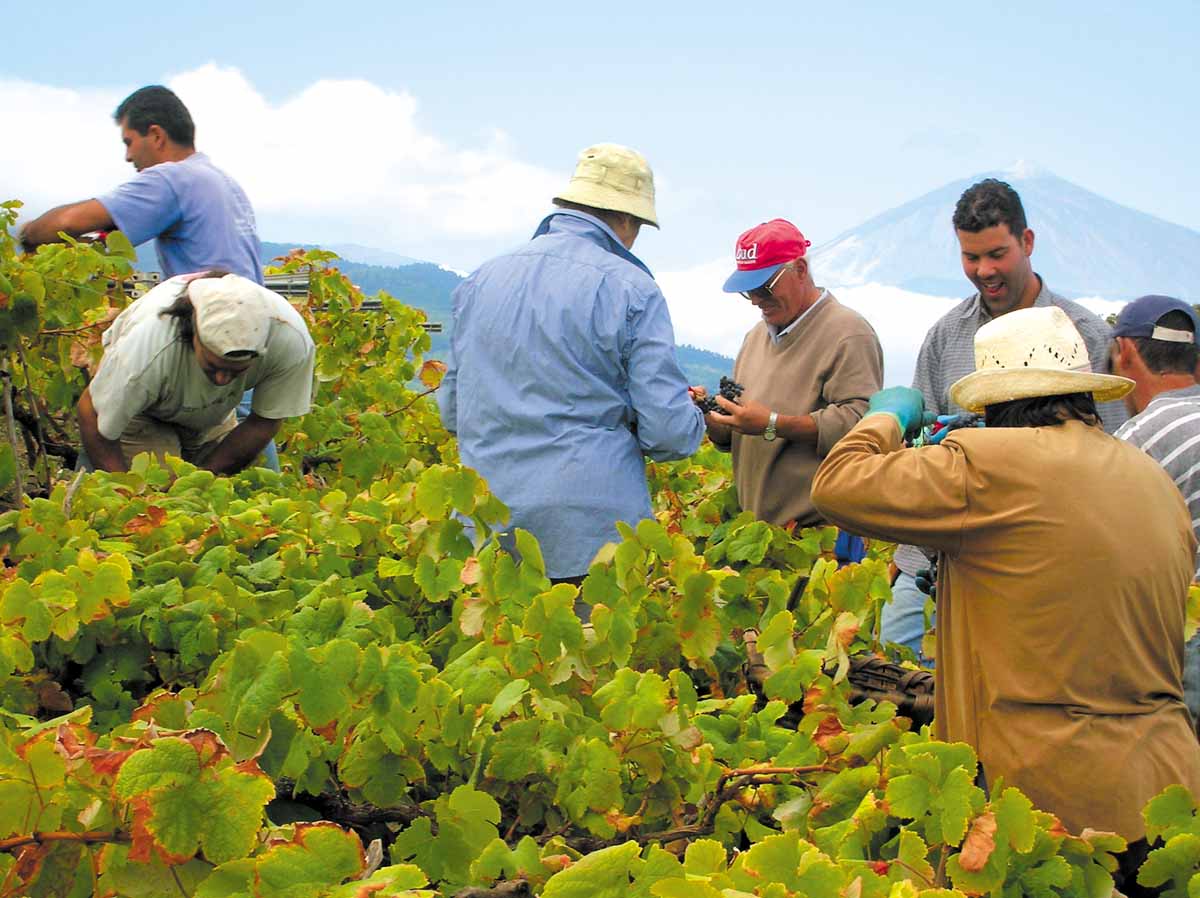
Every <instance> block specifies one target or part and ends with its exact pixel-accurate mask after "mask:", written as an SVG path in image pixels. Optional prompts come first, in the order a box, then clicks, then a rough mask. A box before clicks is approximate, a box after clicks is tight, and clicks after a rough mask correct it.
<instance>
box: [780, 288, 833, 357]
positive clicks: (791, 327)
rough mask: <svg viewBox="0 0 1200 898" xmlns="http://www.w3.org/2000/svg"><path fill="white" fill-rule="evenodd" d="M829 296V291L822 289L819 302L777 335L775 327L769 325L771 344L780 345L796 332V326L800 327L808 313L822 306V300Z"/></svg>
mask: <svg viewBox="0 0 1200 898" xmlns="http://www.w3.org/2000/svg"><path fill="white" fill-rule="evenodd" d="M828 295H829V291H828V290H827V289H825V288H824V287H822V288H821V295H820V296H818V297H817V301H816V302H814V303H813V304H812V305H811V306H809V307H808V308H807V309H805V310H804V311H803V312H801V313H800V317H799V318H797V319H796V320H795V321H793V322H792V323H791V324H789V325H788V326H787V327H785V328H784V329H783V330H781V331H779V332H778V333H776V332H775V329H774V328H773V327H771V325H769V324H768V325H767V333H769V334H770V335H771V342H773V343H778V342H779V341H780V340H782V339H783V338H784V337H786V336H787V335H788V334H789V333H791V332H792V331H793V330H795V329H796V325H798V324H799V323H800V322H801V321H803V320H804V318H805V316H806V315H808V313H809V312H811V311H812V310H813V309H815V308H816V307H817V306H819V305H820V304H821V300H823V299H824V298H825V297H826V296H828Z"/></svg>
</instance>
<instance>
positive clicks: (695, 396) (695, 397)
mask: <svg viewBox="0 0 1200 898" xmlns="http://www.w3.org/2000/svg"><path fill="white" fill-rule="evenodd" d="M688 396H690V397H691V398H692V402H693V403H694V404H695V405H696V407H697V408H699V409H701V410H703V408H704V400H705V399H707V398H708V387H703V386H701V387H688Z"/></svg>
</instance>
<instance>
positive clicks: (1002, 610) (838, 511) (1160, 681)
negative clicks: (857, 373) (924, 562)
mask: <svg viewBox="0 0 1200 898" xmlns="http://www.w3.org/2000/svg"><path fill="white" fill-rule="evenodd" d="M901 448H902V444H901V442H900V433H899V427H897V425H896V422H895V420H894V419H893V418H891V417H889V416H887V415H875V416H871V417H869V418H866V419H864V420H863V421H862V422H861V423H860V424H859V425H858V426H857V427H855V428H854V430H852V431H851V432H850V433H849V434H848V435H847V436H846V437H845V439H843V440H842V441H841V442H840V443H839V444H838V445H837V446H835V447H834V449H833V451H832V452H830V454H829V456H828V457H827V458H826V460H825V462H824V464H823V465H822V467H821V469H820V471H819V472H818V473H817V476H816V479H815V481H814V483H813V499H814V501H815V503H816V505H817V507H818V508H819V509H820V510H821V511H822V513H823V514H825V515H826V516H827V517H828V518H829V520H831V521H833V522H835V523H837V524H839V525H840V526H843V527H846V528H849V529H851V530H853V531H854V532H856V533H862V534H864V535H867V536H874V537H882V538H885V539H889V540H895V541H900V542H908V543H912V544H915V545H922V546H930V547H932V548H935V549H937V550H938V551H939V552H941V553H942V563H941V566H940V574H939V583H938V595H937V614H938V628H937V629H938V632H937V674H936V677H937V680H936V681H937V699H936V707H937V719H936V723H935V727H936V731H937V736H938V738H940V739H945V740H949V741H961V742H967V743H969V744H970V745H972V746H974V748H975V749H976V751H977V752H978V753H979V757H980V760H981V762H982V764H983V769H984V773H985V775H986V777H987V780H988V782H989V783H994V782H995V781H996V780H997V779H998V778H1000V777H1003V778H1004V782H1005V783H1007V784H1009V785H1012V786H1017V787H1018V788H1020V789H1021V790H1022V791H1024V792H1025V793H1026V794H1027V795H1028V796H1029V797H1030V798H1031V799H1032V800H1033V801H1034V803H1035V804H1036V805H1037V806H1038V807H1040V808H1043V809H1044V810H1047V811H1051V812H1053V813H1055V814H1057V815H1058V817H1059V818H1060V819H1061V820H1062V822H1063V825H1064V826H1065V827H1066V828H1067V829H1068V830H1071V831H1073V832H1079V831H1081V830H1082V829H1083V828H1084V827H1089V826H1090V827H1092V828H1094V829H1099V830H1109V831H1114V832H1117V833H1119V834H1121V835H1122V836H1124V837H1125V838H1127V839H1130V840H1134V839H1138V838H1141V837H1142V836H1143V835H1144V834H1145V824H1144V821H1143V820H1142V817H1141V810H1142V807H1143V806H1144V805H1145V803H1146V802H1147V801H1148V800H1149V799H1150V798H1152V797H1153V796H1154V795H1156V794H1157V793H1158V792H1160V791H1162V790H1163V789H1164V788H1166V787H1167V786H1169V785H1171V784H1172V783H1183V784H1184V785H1185V786H1187V787H1188V788H1189V789H1191V790H1192V792H1193V794H1200V744H1198V743H1197V741H1196V737H1195V735H1194V734H1193V731H1192V728H1191V722H1190V720H1189V717H1188V713H1187V709H1186V708H1185V707H1184V704H1183V699H1182V695H1183V687H1182V665H1183V629H1184V606H1185V602H1186V596H1187V588H1188V584H1189V583H1190V582H1191V579H1192V571H1193V569H1194V566H1195V565H1194V563H1193V559H1194V555H1195V550H1196V540H1195V537H1194V536H1193V535H1192V527H1191V520H1190V518H1189V516H1188V513H1187V509H1186V507H1185V506H1184V503H1183V499H1182V497H1181V496H1180V495H1179V491H1178V490H1177V489H1176V488H1175V485H1174V484H1173V483H1172V482H1171V480H1170V478H1169V477H1167V475H1166V474H1165V473H1164V472H1163V470H1162V469H1161V468H1160V467H1159V465H1158V464H1156V463H1155V462H1154V460H1153V459H1151V458H1150V457H1149V456H1147V455H1145V454H1144V453H1142V452H1140V451H1138V450H1137V449H1136V448H1135V447H1133V446H1130V445H1129V444H1127V443H1123V442H1122V441H1120V440H1117V439H1114V438H1113V437H1110V436H1107V435H1106V434H1105V433H1104V432H1103V431H1101V430H1100V429H1099V428H1092V427H1088V426H1086V425H1084V424H1082V423H1081V422H1078V421H1071V422H1068V423H1066V424H1063V425H1060V426H1057V427H1041V428H995V429H975V428H971V429H966V430H960V431H958V432H956V433H954V434H952V435H950V436H948V437H947V438H946V440H945V441H944V442H943V443H942V444H941V445H940V446H928V447H924V448H921V449H910V450H904V451H898V450H901Z"/></svg>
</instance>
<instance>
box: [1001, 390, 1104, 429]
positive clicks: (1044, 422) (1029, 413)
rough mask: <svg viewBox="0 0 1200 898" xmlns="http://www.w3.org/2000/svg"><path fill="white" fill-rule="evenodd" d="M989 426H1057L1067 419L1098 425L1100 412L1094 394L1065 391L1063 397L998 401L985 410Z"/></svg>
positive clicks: (1093, 425)
mask: <svg viewBox="0 0 1200 898" xmlns="http://www.w3.org/2000/svg"><path fill="white" fill-rule="evenodd" d="M983 411H984V423H986V424H987V426H988V427H1053V426H1055V425H1056V424H1062V423H1063V422H1064V421H1082V422H1083V423H1084V424H1088V425H1091V426H1092V427H1098V426H1099V425H1100V413H1099V412H1097V411H1096V399H1095V397H1094V396H1092V394H1091V393H1065V394H1063V395H1061V396H1034V397H1033V398H1031V399H1013V400H1012V401H1010V402H997V403H995V404H993V405H989V406H988V407H987V408H985V409H984V410H983Z"/></svg>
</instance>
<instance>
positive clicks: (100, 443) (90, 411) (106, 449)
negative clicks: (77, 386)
mask: <svg viewBox="0 0 1200 898" xmlns="http://www.w3.org/2000/svg"><path fill="white" fill-rule="evenodd" d="M76 417H77V418H78V420H79V437H80V439H81V440H82V442H83V449H84V451H85V452H86V453H87V456H88V458H89V459H90V460H91V462H92V465H93V466H94V467H96V468H98V469H99V470H101V471H113V472H117V471H128V470H129V465H128V464H126V462H125V453H123V452H122V451H121V441H120V440H110V439H109V438H108V437H106V436H104V434H102V433H101V432H100V425H99V419H98V416H97V414H96V408H95V406H93V405H92V397H91V394H89V393H88V392H87V390H84V391H83V395H82V396H81V397H80V398H79V405H78V407H77V409H76Z"/></svg>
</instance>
